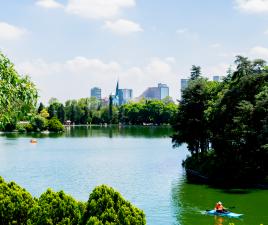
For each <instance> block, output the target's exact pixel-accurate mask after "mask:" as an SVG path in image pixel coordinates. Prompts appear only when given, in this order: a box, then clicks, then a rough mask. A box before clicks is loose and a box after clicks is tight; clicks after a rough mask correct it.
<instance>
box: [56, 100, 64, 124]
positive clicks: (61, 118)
mask: <svg viewBox="0 0 268 225" xmlns="http://www.w3.org/2000/svg"><path fill="white" fill-rule="evenodd" d="M57 117H58V119H59V121H60V122H61V123H64V121H65V109H64V106H63V104H61V103H60V104H59V107H58V110H57Z"/></svg>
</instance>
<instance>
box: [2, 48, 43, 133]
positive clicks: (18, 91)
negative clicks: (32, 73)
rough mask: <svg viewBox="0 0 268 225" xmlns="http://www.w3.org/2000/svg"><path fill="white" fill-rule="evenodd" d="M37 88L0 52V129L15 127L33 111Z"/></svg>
mask: <svg viewBox="0 0 268 225" xmlns="http://www.w3.org/2000/svg"><path fill="white" fill-rule="evenodd" d="M37 97H38V95H37V90H36V87H35V85H34V84H33V83H32V82H31V80H30V78H29V77H28V76H21V75H19V74H18V73H17V71H16V70H15V69H14V65H13V63H11V62H10V60H9V59H8V58H7V57H5V56H4V55H3V54H2V53H0V129H1V130H3V129H7V128H8V127H9V128H11V129H12V128H15V126H16V123H17V122H18V121H19V120H23V119H27V118H28V117H29V116H30V115H31V113H33V112H34V111H35V107H36V103H37Z"/></svg>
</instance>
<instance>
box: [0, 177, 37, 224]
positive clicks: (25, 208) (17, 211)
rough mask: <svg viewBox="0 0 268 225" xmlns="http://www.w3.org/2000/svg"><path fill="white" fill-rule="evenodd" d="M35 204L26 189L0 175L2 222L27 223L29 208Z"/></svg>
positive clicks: (0, 215)
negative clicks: (8, 181)
mask: <svg viewBox="0 0 268 225" xmlns="http://www.w3.org/2000/svg"><path fill="white" fill-rule="evenodd" d="M35 204H36V202H35V200H34V199H33V197H32V196H31V194H30V193H28V192H27V191H26V190H25V189H23V188H21V187H20V186H18V185H17V184H15V183H14V182H10V183H6V182H5V181H4V179H3V178H2V177H0V224H26V223H27V219H28V216H29V210H30V209H31V208H32V207H33V206H34V205H35Z"/></svg>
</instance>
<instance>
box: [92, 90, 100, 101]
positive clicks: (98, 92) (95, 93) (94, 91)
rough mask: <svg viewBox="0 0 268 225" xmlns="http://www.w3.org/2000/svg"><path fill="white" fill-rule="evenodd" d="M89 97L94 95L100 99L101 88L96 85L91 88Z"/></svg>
mask: <svg viewBox="0 0 268 225" xmlns="http://www.w3.org/2000/svg"><path fill="white" fill-rule="evenodd" d="M90 94H91V97H95V98H96V99H98V100H101V89H100V88H98V87H94V88H91V91H90Z"/></svg>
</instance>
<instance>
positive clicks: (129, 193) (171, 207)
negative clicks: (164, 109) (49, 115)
mask: <svg viewBox="0 0 268 225" xmlns="http://www.w3.org/2000/svg"><path fill="white" fill-rule="evenodd" d="M171 132H172V131H171V129H169V128H149V127H145V128H140V127H132V128H118V127H113V128H107V127H106V128H101V127H91V128H90V127H72V128H68V129H67V130H66V132H65V133H64V134H62V135H55V134H49V135H45V134H43V135H42V134H41V135H37V136H34V135H18V134H1V136H0V175H1V176H3V177H4V178H5V179H6V180H8V181H10V180H14V181H15V182H16V183H18V184H20V185H21V186H23V187H25V188H26V189H27V190H28V191H30V192H31V193H32V194H33V195H35V196H39V195H40V194H41V193H42V192H44V191H45V190H46V189H47V188H48V187H51V188H53V189H54V190H62V189H63V190H64V191H65V192H67V193H68V194H71V195H72V196H74V197H75V198H76V199H79V200H82V201H86V200H87V199H88V196H89V193H90V192H91V190H92V189H93V188H94V187H95V186H97V185H100V184H108V185H110V186H112V187H114V188H115V189H117V190H118V191H119V192H120V193H121V194H122V195H123V196H124V197H125V198H126V199H128V200H130V201H131V202H132V203H134V204H135V205H136V206H138V207H139V208H141V209H143V210H144V211H145V214H146V218H147V224H149V225H158V224H159V225H160V224H161V225H169V224H180V225H195V224H196V225H216V224H217V225H220V224H222V225H229V224H232V223H233V224H234V225H255V224H256V225H260V224H268V216H266V215H267V209H268V208H267V202H268V191H261V190H231V191H230V190H229V191H226V190H218V189H213V188H209V187H207V186H204V185H193V184H187V183H186V182H185V179H184V174H183V170H182V168H181V161H182V160H183V159H184V158H185V157H186V154H187V151H186V147H185V146H181V147H180V148H177V149H173V148H172V143H171V139H170V137H169V136H170V135H171ZM32 137H35V138H37V140H38V143H37V144H30V139H31V138H32ZM219 200H221V201H223V202H224V203H225V205H226V206H229V207H231V208H232V210H233V211H235V212H238V213H244V214H245V216H244V218H243V219H241V220H237V219H226V218H220V217H213V216H206V215H203V211H204V210H205V209H208V208H211V207H213V205H214V203H215V202H216V201H219Z"/></svg>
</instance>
